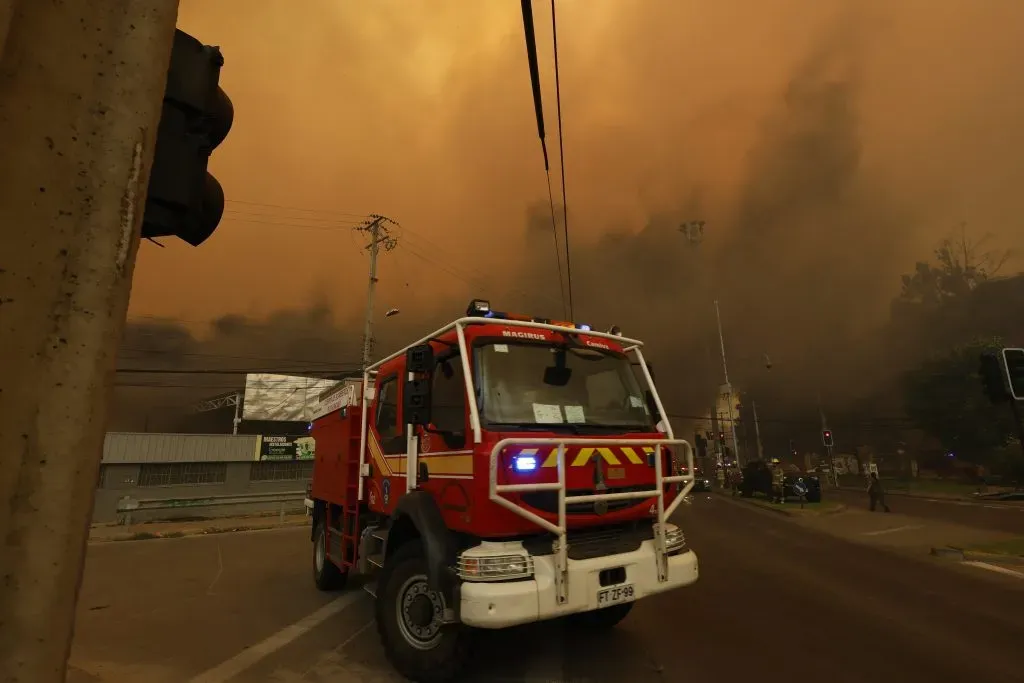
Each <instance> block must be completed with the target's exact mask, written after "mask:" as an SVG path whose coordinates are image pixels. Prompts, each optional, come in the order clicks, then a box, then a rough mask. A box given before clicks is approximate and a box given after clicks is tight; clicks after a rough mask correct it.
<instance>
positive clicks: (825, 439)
mask: <svg viewBox="0 0 1024 683" xmlns="http://www.w3.org/2000/svg"><path fill="white" fill-rule="evenodd" d="M821 442H822V443H823V444H825V445H826V446H827V447H829V448H832V446H833V445H834V444H833V441H832V430H831V429H823V430H821Z"/></svg>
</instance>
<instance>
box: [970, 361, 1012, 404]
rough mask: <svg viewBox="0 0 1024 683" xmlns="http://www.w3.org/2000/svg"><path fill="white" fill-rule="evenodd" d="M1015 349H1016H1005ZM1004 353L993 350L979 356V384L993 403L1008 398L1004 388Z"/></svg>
mask: <svg viewBox="0 0 1024 683" xmlns="http://www.w3.org/2000/svg"><path fill="white" fill-rule="evenodd" d="M1006 350H1007V351H1010V350H1012V351H1016V350H1017V349H1006ZM1004 357H1005V356H1004V354H997V353H993V352H988V353H983V354H981V357H980V358H979V365H978V374H979V375H980V376H981V385H982V387H983V388H984V390H985V395H986V396H988V400H990V401H992V402H993V403H1005V402H1006V401H1009V400H1010V392H1009V391H1007V389H1006V374H1007V373H1006V370H1005V369H1004V362H1005V360H1004Z"/></svg>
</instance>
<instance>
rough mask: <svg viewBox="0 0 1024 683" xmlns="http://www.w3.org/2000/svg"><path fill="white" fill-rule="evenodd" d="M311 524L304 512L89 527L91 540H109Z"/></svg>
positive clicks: (99, 541)
mask: <svg viewBox="0 0 1024 683" xmlns="http://www.w3.org/2000/svg"><path fill="white" fill-rule="evenodd" d="M308 524H309V517H307V516H306V515H304V514H299V515H284V516H282V515H279V514H273V515H261V516H248V517H218V518H215V519H202V520H189V521H181V522H174V521H171V522H140V523H138V524H125V525H122V524H96V525H93V527H92V528H91V529H90V530H89V542H90V543H106V542H110V541H142V540H147V539H153V538H181V537H183V536H199V535H203V534H222V533H229V532H232V531H254V530H257V529H276V528H281V527H292V526H305V525H308Z"/></svg>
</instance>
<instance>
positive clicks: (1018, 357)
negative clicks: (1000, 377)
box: [1003, 349, 1024, 401]
mask: <svg viewBox="0 0 1024 683" xmlns="http://www.w3.org/2000/svg"><path fill="white" fill-rule="evenodd" d="M1003 366H1004V367H1005V368H1006V379H1007V383H1008V384H1009V385H1010V396H1011V397H1012V398H1013V399H1014V400H1015V401H1024V349H1003Z"/></svg>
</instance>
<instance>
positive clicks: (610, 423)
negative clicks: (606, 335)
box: [476, 342, 655, 433]
mask: <svg viewBox="0 0 1024 683" xmlns="http://www.w3.org/2000/svg"><path fill="white" fill-rule="evenodd" d="M476 367H477V378H478V381H479V384H480V389H479V392H478V393H479V396H480V417H481V421H482V422H484V423H485V424H487V425H490V426H493V427H512V428H522V429H539V428H545V429H547V428H550V429H553V430H558V429H569V430H571V431H573V432H575V433H583V432H584V431H586V430H588V429H589V430H593V431H600V430H602V429H610V428H614V429H617V430H619V431H643V432H653V431H654V430H655V427H654V425H653V421H652V420H651V416H650V413H649V410H648V408H647V402H646V400H645V398H644V392H643V390H642V389H641V388H640V383H639V382H638V381H637V377H636V375H635V374H634V372H633V366H632V365H631V364H630V362H629V360H628V359H627V358H626V357H625V356H623V355H622V354H619V353H614V352H606V351H598V350H596V349H590V348H586V349H583V348H573V347H567V346H551V345H546V344H535V343H524V342H514V343H509V342H503V343H491V344H485V345H482V346H479V347H477V349H476Z"/></svg>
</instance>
